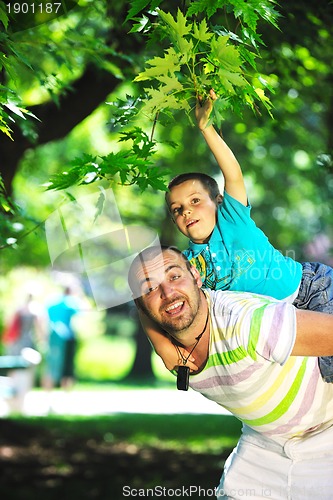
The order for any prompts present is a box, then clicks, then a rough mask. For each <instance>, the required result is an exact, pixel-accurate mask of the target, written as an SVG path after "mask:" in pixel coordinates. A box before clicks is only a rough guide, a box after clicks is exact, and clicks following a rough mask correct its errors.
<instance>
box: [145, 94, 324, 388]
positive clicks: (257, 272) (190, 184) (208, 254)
mask: <svg viewBox="0 0 333 500" xmlns="http://www.w3.org/2000/svg"><path fill="white" fill-rule="evenodd" d="M215 99H216V96H215V93H214V92H213V91H211V92H210V98H209V99H207V100H206V101H205V103H203V105H201V103H200V102H198V104H197V107H196V117H197V123H198V127H199V129H200V130H201V132H202V134H203V136H204V138H205V140H206V142H207V144H208V146H209V148H210V150H211V151H212V153H213V154H214V156H215V158H216V160H217V163H218V165H219V167H220V169H221V171H222V174H223V176H224V181H225V186H224V196H223V197H222V195H221V194H220V192H219V188H218V185H217V183H216V182H215V180H214V179H213V178H211V177H210V176H207V175H205V174H201V173H189V174H180V175H178V176H177V177H175V178H174V179H173V180H172V181H171V182H170V183H169V192H168V193H167V194H166V202H167V205H168V208H169V211H170V213H171V215H172V219H173V221H174V222H175V224H176V225H177V227H178V229H179V230H180V232H181V233H183V234H184V235H185V236H187V237H188V238H189V240H190V242H189V247H188V249H187V250H185V251H184V254H185V255H186V257H187V258H188V260H189V261H190V263H191V264H192V265H193V266H194V267H196V268H197V270H198V271H199V272H200V275H201V279H202V281H203V287H205V288H210V289H213V290H234V291H246V292H252V293H257V294H262V295H268V296H271V297H274V298H276V299H279V300H285V301H288V302H291V303H293V304H294V305H295V306H296V307H297V308H299V309H311V310H315V311H320V312H326V313H330V314H333V269H332V268H330V267H328V266H326V265H324V264H320V263H309V262H306V263H303V264H301V263H299V262H296V261H294V260H293V259H291V258H288V257H284V256H283V255H282V254H281V253H280V252H279V251H278V250H276V249H275V248H274V247H273V246H272V245H271V244H270V242H269V240H268V238H267V237H266V236H265V234H264V233H263V232H262V231H261V230H260V229H259V228H257V226H256V225H255V223H254V221H253V220H252V219H251V217H250V210H251V206H250V205H249V204H248V198H247V194H246V189H245V184H244V179H243V175H242V171H241V168H240V165H239V163H238V161H237V160H236V158H235V156H234V155H233V153H232V151H231V150H230V149H229V147H228V146H227V144H226V143H225V142H224V140H223V139H222V137H221V136H220V135H219V134H218V133H217V132H216V130H215V128H214V127H213V125H209V126H208V125H207V124H208V120H209V115H210V113H211V110H212V107H213V100H215ZM141 319H142V323H143V326H144V328H145V330H146V333H147V335H148V337H149V338H150V340H151V342H152V343H153V345H154V347H155V350H156V352H157V354H159V355H160V356H161V357H162V359H163V361H164V363H165V365H166V367H167V368H168V369H169V370H170V369H173V368H175V366H176V365H177V364H181V363H180V361H179V359H178V358H179V357H178V355H177V350H176V349H175V346H173V345H172V344H171V343H170V341H169V340H168V339H167V338H166V337H165V336H164V335H163V332H161V330H160V329H158V328H157V327H156V325H153V323H152V322H151V321H150V320H148V318H147V317H145V316H144V315H143V314H142V315H141ZM183 354H184V355H185V356H186V357H187V355H188V353H186V351H184V352H183ZM192 361H193V359H192V358H191V356H190V358H189V360H188V362H187V366H189V368H191V369H192V371H195V370H196V368H197V367H196V366H195V365H194V364H193V363H192ZM319 366H320V370H321V374H322V377H323V378H324V380H325V381H326V382H333V358H331V357H325V358H319Z"/></svg>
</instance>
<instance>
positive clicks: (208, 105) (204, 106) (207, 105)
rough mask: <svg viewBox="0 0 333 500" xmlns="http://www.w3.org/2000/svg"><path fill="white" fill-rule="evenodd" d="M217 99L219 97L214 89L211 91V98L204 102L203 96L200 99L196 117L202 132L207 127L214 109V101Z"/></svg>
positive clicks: (196, 108)
mask: <svg viewBox="0 0 333 500" xmlns="http://www.w3.org/2000/svg"><path fill="white" fill-rule="evenodd" d="M216 99H217V95H216V94H215V92H214V90H213V89H211V90H210V92H209V97H208V98H207V99H206V100H205V101H204V102H203V99H202V97H201V96H199V97H198V99H197V104H196V107H195V116H196V119H197V123H198V127H199V129H200V130H204V129H205V128H206V127H207V124H208V122H209V117H210V114H211V112H212V109H213V101H215V100H216Z"/></svg>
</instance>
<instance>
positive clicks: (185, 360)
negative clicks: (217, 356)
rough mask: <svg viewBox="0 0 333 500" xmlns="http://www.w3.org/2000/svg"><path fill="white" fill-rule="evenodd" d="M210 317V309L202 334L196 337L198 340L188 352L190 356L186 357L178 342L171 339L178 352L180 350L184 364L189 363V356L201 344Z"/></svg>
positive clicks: (179, 353)
mask: <svg viewBox="0 0 333 500" xmlns="http://www.w3.org/2000/svg"><path fill="white" fill-rule="evenodd" d="M208 318H209V310H208V311H207V317H206V322H205V326H204V329H203V330H202V332H201V333H200V335H198V336H197V337H196V339H195V340H196V342H195V343H194V346H193V347H192V349H191V352H190V353H189V354H188V356H187V357H186V358H185V356H183V354H182V352H181V350H180V349H179V346H178V344H176V343H175V342H174V340H173V339H171V341H172V343H173V345H174V346H175V348H176V350H177V352H178V355H179V356H180V358H181V360H182V362H183V365H184V366H185V365H186V363H187V361H188V359H189V357H190V356H191V354H192V352H193V351H194V349H195V348H196V347H197V345H198V344H199V341H200V339H201V337H202V336H203V334H204V333H205V331H206V328H207V323H208Z"/></svg>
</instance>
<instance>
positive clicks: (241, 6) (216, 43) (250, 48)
mask: <svg viewBox="0 0 333 500" xmlns="http://www.w3.org/2000/svg"><path fill="white" fill-rule="evenodd" d="M160 3H161V2H159V1H156V0H155V1H153V2H147V1H146V0H134V1H133V2H131V7H130V9H129V12H128V16H127V18H126V20H129V19H132V20H133V21H134V26H133V28H132V30H131V31H132V32H140V31H144V32H147V33H148V35H149V39H150V41H151V46H152V45H154V52H155V53H156V51H158V50H159V49H157V50H156V47H159V46H161V43H159V44H158V43H157V40H158V41H159V42H161V40H162V41H163V43H164V44H165V43H168V44H169V46H168V47H166V48H165V49H164V50H163V48H162V55H161V56H160V55H155V56H154V57H153V58H152V59H148V60H147V61H146V67H145V69H144V70H143V71H141V72H140V73H139V74H138V75H137V76H136V78H135V79H134V82H135V83H141V82H146V81H149V82H151V84H152V86H151V87H148V88H145V89H144V91H143V92H141V94H140V97H139V98H137V99H134V98H132V97H131V96H128V95H127V96H126V100H119V102H116V103H114V102H113V103H108V104H109V105H110V107H111V111H112V116H113V118H112V124H113V126H118V127H121V128H123V127H130V128H129V130H126V131H125V132H121V133H120V139H119V142H123V141H131V142H132V145H131V147H130V148H129V149H126V150H121V151H120V152H117V153H113V152H111V153H110V154H109V155H107V156H104V157H99V158H98V157H96V156H95V157H92V156H89V157H87V156H85V155H83V156H82V157H81V158H77V159H76V160H75V162H74V164H73V165H72V168H70V169H69V170H66V171H64V172H63V173H60V174H57V175H55V176H53V177H52V178H51V179H50V183H49V186H48V189H67V188H69V187H71V186H74V185H82V184H91V183H94V182H96V181H100V180H102V179H103V180H106V181H107V182H109V183H110V185H111V186H112V185H114V184H115V183H119V184H121V185H123V186H129V185H137V186H138V187H139V188H140V191H141V192H142V191H144V190H146V189H147V188H148V187H151V188H153V189H156V190H165V189H166V181H165V180H164V178H165V175H166V173H167V172H166V171H163V170H161V169H160V168H158V167H156V166H154V164H153V161H152V159H153V156H154V154H155V152H156V144H157V143H156V141H155V140H154V133H155V127H156V123H157V122H158V123H163V120H165V118H167V119H169V120H171V119H172V118H173V114H174V112H175V111H178V110H181V111H185V113H186V114H187V116H188V117H189V118H190V113H191V111H192V108H193V105H194V103H195V100H196V98H197V97H198V96H206V95H208V93H209V90H210V89H211V88H214V90H215V92H216V93H217V94H218V95H219V98H218V99H217V101H215V102H214V111H213V113H212V119H213V120H214V121H215V122H216V123H218V124H219V123H220V121H221V119H222V117H223V115H224V114H225V112H226V110H232V111H234V112H237V113H241V111H242V109H243V108H246V107H250V108H251V109H252V110H253V111H256V110H258V105H257V102H258V103H261V104H263V105H264V107H265V108H266V109H267V110H268V112H269V113H270V108H271V102H270V100H269V98H268V97H267V96H266V95H265V88H269V89H270V90H272V89H271V88H270V87H269V85H268V83H267V80H266V79H264V78H260V77H259V76H258V75H257V74H256V69H257V68H256V58H257V57H258V55H259V52H258V46H259V45H260V43H261V39H260V35H259V34H258V33H257V32H256V28H257V22H258V20H259V19H260V18H261V19H264V20H265V21H267V22H269V23H271V24H273V25H275V24H276V17H277V15H275V14H276V13H275V11H274V9H273V7H272V4H273V2H271V1H269V0H266V1H265V2H263V1H260V2H259V1H256V0H252V2H250V3H249V4H248V3H247V2H242V1H235V2H217V3H216V5H215V4H214V5H215V7H214V8H211V9H208V11H207V7H208V5H207V1H206V2H205V1H203V0H200V1H196V2H191V3H190V7H189V9H188V12H187V14H183V13H182V12H181V11H180V10H179V9H178V11H177V14H176V16H175V17H173V16H172V14H171V13H168V12H165V11H163V10H161V9H159V8H158V5H159V4H160ZM208 3H209V4H210V2H208ZM230 7H232V9H231V10H232V12H233V15H234V17H235V18H236V20H237V22H238V20H241V21H242V28H241V32H240V34H239V35H236V34H235V33H233V32H231V31H229V30H227V29H225V28H223V27H221V26H215V25H213V24H211V23H210V24H208V22H207V19H206V18H205V17H204V18H203V19H201V20H196V19H194V20H190V19H189V18H190V17H191V16H192V17H193V16H194V17H195V16H197V15H198V14H200V13H201V12H203V11H204V12H206V11H207V12H208V15H207V18H208V19H209V18H210V17H211V16H212V15H213V14H214V13H215V12H216V11H217V10H218V9H220V8H228V9H229V10H230ZM143 9H147V10H148V13H147V14H149V16H150V18H151V17H152V16H154V15H155V13H154V12H155V11H154V9H157V11H156V12H157V17H156V15H155V18H156V19H155V22H151V21H150V19H149V17H147V16H146V15H145V14H143V15H142V17H141V18H137V17H135V16H137V14H138V13H139V12H141V11H142V10H143ZM154 42H156V43H154ZM147 45H149V44H147ZM160 50H161V49H160ZM254 76H256V79H255V80H254ZM251 80H252V81H251ZM253 82H255V84H254V83H253ZM139 93H140V89H139ZM142 93H143V95H142ZM161 113H162V114H163V115H164V116H162V115H161ZM141 114H144V115H145V116H146V117H148V119H149V120H151V121H152V123H153V126H152V131H151V135H150V137H148V134H147V133H146V132H145V131H144V129H143V128H142V126H138V125H135V121H136V119H137V117H138V116H140V115H141ZM190 119H191V118H190ZM131 127H132V128H131Z"/></svg>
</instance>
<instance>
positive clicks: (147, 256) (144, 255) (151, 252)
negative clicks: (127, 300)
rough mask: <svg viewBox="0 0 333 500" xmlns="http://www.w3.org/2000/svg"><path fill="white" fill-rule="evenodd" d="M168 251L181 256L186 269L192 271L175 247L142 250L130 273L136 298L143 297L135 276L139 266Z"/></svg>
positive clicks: (129, 281) (130, 281)
mask: <svg viewBox="0 0 333 500" xmlns="http://www.w3.org/2000/svg"><path fill="white" fill-rule="evenodd" d="M167 250H172V251H173V252H175V253H176V254H178V255H180V256H181V257H182V259H183V260H184V262H185V264H186V268H187V269H188V270H189V271H190V270H191V267H192V266H191V264H190V262H189V261H188V260H187V258H186V257H185V255H184V254H183V253H182V252H181V251H180V250H179V249H178V248H177V247H175V246H167V245H155V246H151V247H148V248H145V249H144V250H142V251H141V252H140V253H139V254H138V255H137V256H136V257H135V258H134V259H133V261H132V264H131V265H130V268H129V271H128V284H129V287H130V289H131V290H132V293H133V295H134V297H135V298H139V297H140V296H141V293H140V290H139V289H138V283H137V280H136V277H135V274H134V270H135V268H136V267H137V266H138V265H139V264H141V265H142V264H144V262H147V261H150V260H152V259H154V258H155V257H157V255H162V254H163V252H165V251H167Z"/></svg>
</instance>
